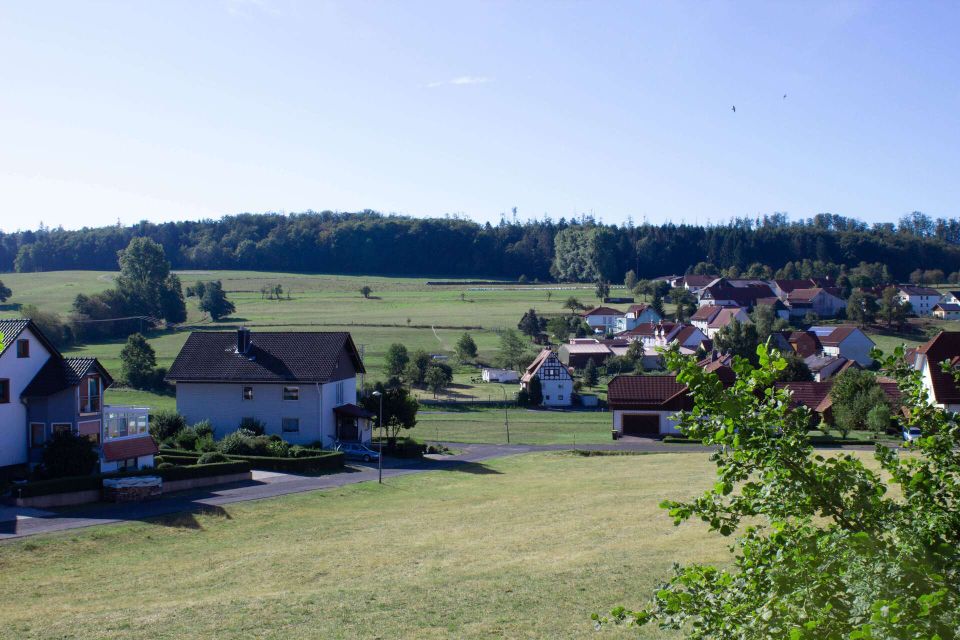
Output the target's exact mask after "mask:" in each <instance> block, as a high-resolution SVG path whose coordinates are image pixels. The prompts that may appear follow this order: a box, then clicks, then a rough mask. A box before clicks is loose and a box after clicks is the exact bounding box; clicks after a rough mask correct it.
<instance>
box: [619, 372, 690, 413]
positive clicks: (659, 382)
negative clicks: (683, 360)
mask: <svg viewBox="0 0 960 640" xmlns="http://www.w3.org/2000/svg"><path fill="white" fill-rule="evenodd" d="M607 403H608V404H609V406H610V408H611V409H648V410H654V411H681V410H684V409H690V408H692V407H693V399H692V398H691V397H690V394H689V393H688V392H687V387H686V385H683V384H680V383H679V382H677V377H676V376H673V375H667V376H617V377H616V378H614V379H613V380H611V381H610V383H609V384H608V385H607Z"/></svg>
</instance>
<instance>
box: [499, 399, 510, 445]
mask: <svg viewBox="0 0 960 640" xmlns="http://www.w3.org/2000/svg"><path fill="white" fill-rule="evenodd" d="M500 391H503V426H504V428H505V429H506V430H507V444H510V416H509V414H508V409H509V408H510V405H509V404H507V390H506V388H505V387H504V386H503V385H500Z"/></svg>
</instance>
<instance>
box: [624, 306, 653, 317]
mask: <svg viewBox="0 0 960 640" xmlns="http://www.w3.org/2000/svg"><path fill="white" fill-rule="evenodd" d="M650 308H651V307H650V305H648V304H632V305H630V306H629V307H627V313H632V314H634V315H637V316H639V315H640V314H641V313H643V312H644V311H646V310H647V309H650Z"/></svg>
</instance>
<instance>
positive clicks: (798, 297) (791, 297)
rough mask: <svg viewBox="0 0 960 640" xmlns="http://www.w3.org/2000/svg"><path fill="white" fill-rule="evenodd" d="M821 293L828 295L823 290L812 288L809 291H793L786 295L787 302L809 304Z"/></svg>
mask: <svg viewBox="0 0 960 640" xmlns="http://www.w3.org/2000/svg"><path fill="white" fill-rule="evenodd" d="M822 293H829V292H828V291H826V290H825V289H821V288H819V287H813V288H809V289H794V290H793V291H791V292H790V293H789V294H787V300H788V301H789V302H810V301H812V300H813V299H814V298H816V297H817V296H819V295H820V294H822Z"/></svg>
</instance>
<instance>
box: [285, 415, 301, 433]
mask: <svg viewBox="0 0 960 640" xmlns="http://www.w3.org/2000/svg"><path fill="white" fill-rule="evenodd" d="M281 424H282V426H283V432H284V433H299V432H300V418H283V419H282V420H281Z"/></svg>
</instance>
